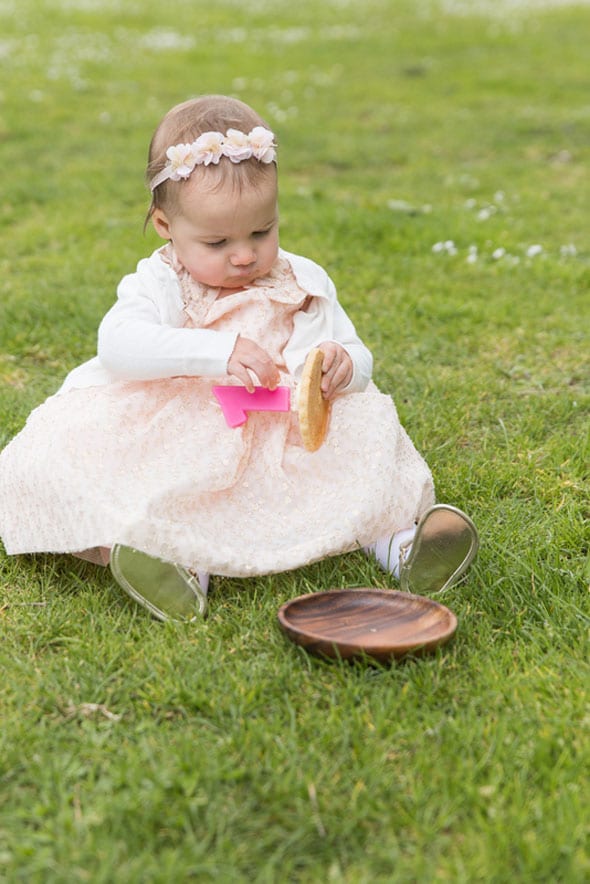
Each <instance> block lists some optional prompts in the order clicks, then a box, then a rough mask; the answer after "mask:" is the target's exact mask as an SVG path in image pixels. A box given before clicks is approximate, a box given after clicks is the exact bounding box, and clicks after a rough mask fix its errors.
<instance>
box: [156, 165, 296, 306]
mask: <svg viewBox="0 0 590 884" xmlns="http://www.w3.org/2000/svg"><path fill="white" fill-rule="evenodd" d="M199 185H200V181H199V180H198V179H196V180H195V181H194V182H193V181H190V182H189V183H188V187H187V188H186V189H185V190H184V191H183V193H182V195H181V199H180V212H179V213H178V214H174V215H172V216H167V215H166V214H165V213H164V212H163V211H162V210H156V212H154V217H153V223H154V227H155V228H156V230H157V232H158V233H159V234H160V236H163V237H164V239H169V240H171V242H172V245H173V246H174V250H175V252H176V255H177V257H178V259H179V260H180V261H181V263H182V264H183V265H184V267H186V269H187V270H188V272H189V273H190V275H191V277H192V278H193V279H194V280H196V281H197V282H200V283H203V284H204V285H209V286H213V287H214V288H218V287H219V288H224V289H239V288H241V287H242V286H247V285H249V284H250V283H251V282H252V281H253V280H255V279H258V278H259V277H261V276H265V275H266V274H267V273H268V272H269V270H270V269H271V267H272V266H273V264H274V262H275V261H276V258H277V255H278V249H279V217H278V206H277V184H276V179H275V177H274V176H272V175H268V176H266V177H265V178H264V179H263V180H262V181H261V182H259V184H258V186H257V187H256V188H253V187H246V188H245V189H244V190H243V191H242V192H241V193H236V192H235V191H234V190H233V188H232V187H231V184H229V183H228V184H227V185H224V186H223V187H221V188H220V189H218V190H216V191H215V192H214V193H211V192H208V191H207V190H206V189H205V188H203V187H202V186H199Z"/></svg>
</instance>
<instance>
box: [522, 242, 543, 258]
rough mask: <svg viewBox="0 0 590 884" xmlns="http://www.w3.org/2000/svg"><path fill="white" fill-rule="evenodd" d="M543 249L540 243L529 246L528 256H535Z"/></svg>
mask: <svg viewBox="0 0 590 884" xmlns="http://www.w3.org/2000/svg"><path fill="white" fill-rule="evenodd" d="M542 251H543V246H540V245H539V244H538V243H535V245H532V246H529V247H528V249H527V250H526V256H527V258H535V257H536V256H537V255H540V254H541V252H542Z"/></svg>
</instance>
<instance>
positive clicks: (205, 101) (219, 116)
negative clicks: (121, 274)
mask: <svg viewBox="0 0 590 884" xmlns="http://www.w3.org/2000/svg"><path fill="white" fill-rule="evenodd" d="M256 126H263V127H264V128H267V129H268V128H269V127H268V125H267V123H266V122H265V121H264V120H263V119H262V117H261V116H259V114H257V113H256V111H255V110H253V109H252V108H251V107H249V105H247V104H245V103H244V102H243V101H239V99H237V98H230V97H229V96H227V95H203V96H201V97H199V98H192V99H190V100H189V101H184V102H183V103H182V104H177V105H176V106H175V107H173V108H172V109H171V110H169V111H168V113H167V114H166V115H165V116H164V117H163V119H162V120H161V122H160V124H159V125H158V127H157V129H156V131H155V132H154V135H153V137H152V140H151V142H150V149H149V154H148V164H147V169H146V180H147V182H148V184H149V182H150V181H152V179H153V178H154V176H155V175H157V174H158V173H159V172H161V170H162V169H163V168H164V166H165V165H166V163H167V162H168V158H167V156H166V151H167V149H168V148H169V147H171V146H172V145H174V144H186V143H191V142H193V141H195V140H196V139H197V138H198V137H199V135H202V134H203V133H204V132H221V133H223V134H225V133H226V132H227V130H228V129H239V130H240V131H241V132H246V133H247V132H250V131H251V130H252V129H254V128H255V127H256ZM197 175H198V176H199V177H200V179H201V181H202V182H206V186H207V189H209V190H210V191H213V192H214V191H215V190H217V189H218V188H220V187H221V185H222V184H224V183H225V182H227V181H228V180H229V181H230V182H231V184H232V187H233V188H234V189H235V190H236V191H238V192H239V191H240V190H241V189H242V188H243V187H245V186H250V187H256V186H258V184H259V183H260V182H261V181H262V180H263V179H264V178H266V177H267V176H268V175H276V165H275V163H268V164H267V163H260V162H259V161H258V160H256V159H254V158H252V159H250V160H246V161H242V162H240V163H232V162H231V160H230V159H228V158H227V157H222V158H221V159H220V161H219V164H217V165H215V164H211V165H209V166H198V167H196V168H195V169H194V171H193V172H192V174H191V179H194V178H195V177H196V176H197ZM187 180H190V179H187ZM186 183H187V182H186V181H184V180H183V181H171V180H167V181H163V182H162V183H161V184H159V185H158V186H157V187H156V188H155V190H154V192H153V194H152V201H151V204H150V207H149V210H148V214H147V217H146V224H147V222H148V221H149V219H150V218H151V216H152V215H153V213H154V211H155V209H163V210H165V211H166V212H167V213H168V214H175V213H177V212H178V211H179V196H180V193H181V191H182V188H183V187H186Z"/></svg>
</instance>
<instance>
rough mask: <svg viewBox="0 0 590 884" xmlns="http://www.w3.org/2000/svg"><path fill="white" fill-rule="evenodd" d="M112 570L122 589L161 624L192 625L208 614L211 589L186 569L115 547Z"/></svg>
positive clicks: (111, 557)
mask: <svg viewBox="0 0 590 884" xmlns="http://www.w3.org/2000/svg"><path fill="white" fill-rule="evenodd" d="M110 566H111V572H112V574H113V577H114V578H115V580H116V581H117V583H118V584H119V586H120V587H121V588H122V589H124V590H125V592H126V593H127V594H128V595H130V596H131V598H132V599H134V600H135V601H136V602H138V603H139V604H140V605H142V607H144V608H146V609H147V610H148V611H149V612H150V613H151V614H153V616H154V617H157V619H158V620H181V621H192V620H196V619H197V618H198V617H199V616H204V614H205V612H206V611H207V586H206V585H205V586H203V585H201V582H200V580H199V577H198V576H197V574H195V573H194V572H192V571H189V569H188V568H183V567H182V565H175V564H173V563H172V562H164V561H163V560H162V559H158V558H155V557H154V556H148V555H147V553H144V552H140V551H139V550H137V549H134V548H133V547H132V546H123V545H121V544H115V546H113V548H112V550H111V555H110ZM203 583H206V581H205V580H204V581H203Z"/></svg>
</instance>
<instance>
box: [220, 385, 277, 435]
mask: <svg viewBox="0 0 590 884" xmlns="http://www.w3.org/2000/svg"><path fill="white" fill-rule="evenodd" d="M213 392H214V394H215V398H216V399H217V401H218V402H219V404H220V405H221V410H222V411H223V416H224V418H225V421H226V423H227V425H228V427H232V428H233V427H241V426H242V424H245V423H246V421H247V420H248V415H247V413H246V412H248V411H289V409H290V408H291V390H290V388H289V387H277V388H276V390H267V389H266V387H254V392H253V393H248V391H247V389H246V388H245V387H237V386H231V385H229V386H216V387H213Z"/></svg>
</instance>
